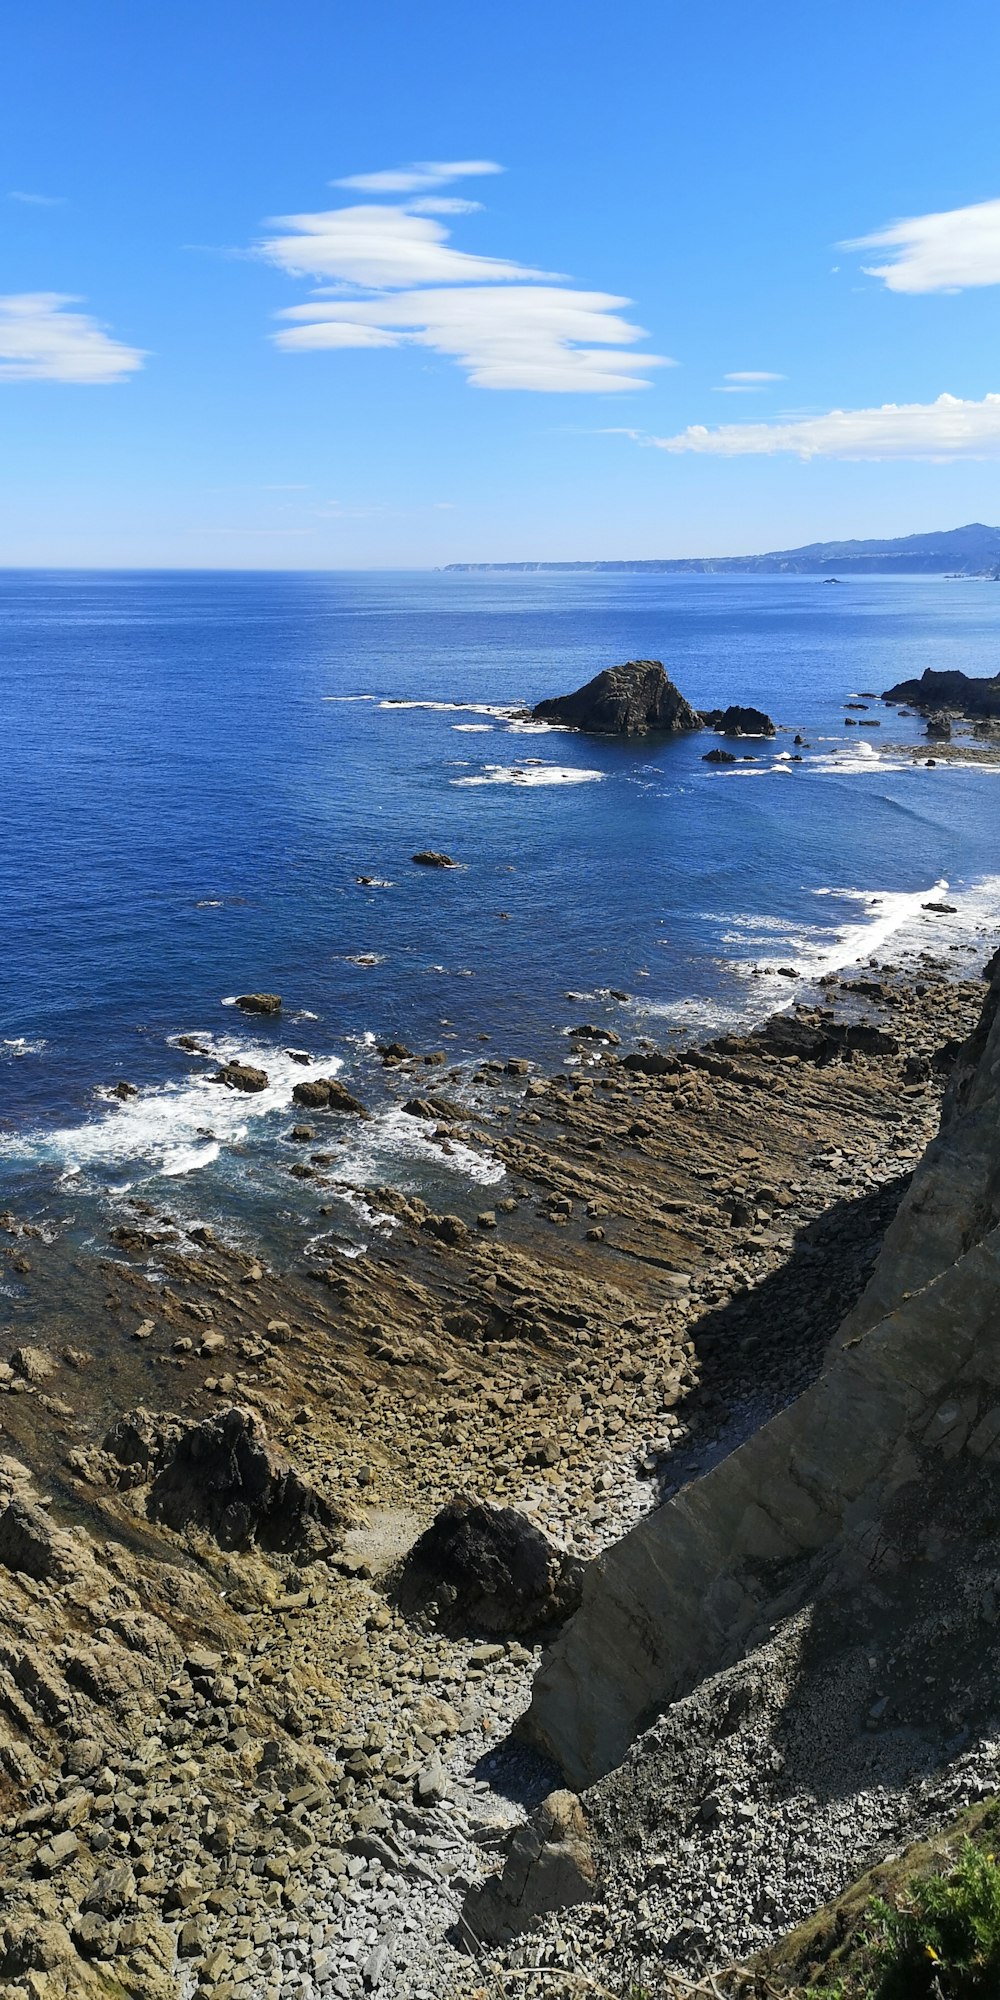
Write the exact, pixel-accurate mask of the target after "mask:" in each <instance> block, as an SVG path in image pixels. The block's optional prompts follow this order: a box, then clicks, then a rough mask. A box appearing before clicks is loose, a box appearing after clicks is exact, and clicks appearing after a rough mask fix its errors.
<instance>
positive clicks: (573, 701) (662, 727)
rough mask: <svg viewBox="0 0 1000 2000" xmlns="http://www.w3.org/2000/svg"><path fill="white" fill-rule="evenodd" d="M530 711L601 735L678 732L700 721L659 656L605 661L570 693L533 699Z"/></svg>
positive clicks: (695, 726) (538, 717) (696, 726)
mask: <svg viewBox="0 0 1000 2000" xmlns="http://www.w3.org/2000/svg"><path fill="white" fill-rule="evenodd" d="M531 714H532V717H533V719H534V721H536V722H561V723H565V724H567V725H568V726H569V728H571V729H583V730H588V731H591V732H593V733H594V734H596V735H599V736H645V735H647V734H648V733H649V732H650V731H652V730H659V731H662V732H663V733H665V734H668V735H671V736H676V735H681V734H682V733H683V732H685V731H686V730H690V729H700V728H701V726H702V724H701V717H700V716H699V715H698V713H697V710H696V709H693V708H692V706H691V703H690V702H689V701H685V699H684V696H683V695H682V694H681V692H680V689H679V688H676V687H675V686H674V684H673V681H672V680H671V679H670V677H669V675H668V674H667V673H665V672H664V669H663V664H662V662H661V661H660V660H628V661H626V663H625V665H624V666H620V667H607V668H606V669H605V671H604V672H603V673H600V674H595V676H594V679H593V680H592V681H588V682H587V684H586V686H585V687H581V688H577V690H576V692H575V693H574V694H563V695H557V696H555V697H554V698H553V699H552V700H550V701H540V702H537V703H536V704H535V707H534V708H533V709H532V711H531Z"/></svg>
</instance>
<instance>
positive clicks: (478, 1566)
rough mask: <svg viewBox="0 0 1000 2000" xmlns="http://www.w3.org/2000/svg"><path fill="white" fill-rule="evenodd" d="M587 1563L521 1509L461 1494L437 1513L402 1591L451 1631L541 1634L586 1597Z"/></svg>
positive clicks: (405, 1573) (411, 1606)
mask: <svg viewBox="0 0 1000 2000" xmlns="http://www.w3.org/2000/svg"><path fill="white" fill-rule="evenodd" d="M582 1574H583V1565H582V1564H581V1563H579V1562H577V1561H575V1560H574V1558H573V1557H571V1556H567V1555H566V1554H564V1552H563V1551H562V1550H561V1549H557V1548H555V1547H554V1545H553V1544H552V1543H551V1542H550V1541H549V1540H548V1538H547V1536H545V1535H543V1534H542V1532H541V1530H540V1529H539V1528H536V1527H534V1526H533V1525H532V1523H531V1522H530V1521H529V1520H527V1519H526V1518H525V1516H524V1515H523V1514H519V1513H518V1511H517V1509H516V1508H515V1507H487V1506H485V1505H484V1504H483V1502H482V1501H478V1500H470V1499H467V1498H466V1497H465V1496H464V1495H459V1496H458V1498H457V1499H455V1500H450V1501H449V1502H448V1504H447V1505H446V1506H444V1507H442V1508H441V1510H440V1512H439V1513H438V1514H436V1515H435V1517H434V1519H433V1521H432V1522H431V1525H430V1527H429V1528H428V1529H427V1530H426V1532H425V1533H424V1534H422V1535H421V1537H420V1539H419V1541H418V1542H416V1543H415V1544H414V1547H413V1548H412V1549H411V1550H410V1553H409V1555H408V1556H407V1558H406V1561H405V1563H404V1565H403V1568H402V1571H401V1574H400V1577H399V1583H398V1596H399V1601H400V1603H401V1605H402V1606H403V1607H404V1609H406V1610H407V1611H408V1612H410V1613H411V1614H412V1613H413V1612H414V1611H421V1612H424V1613H426V1614H429V1615H430V1616H431V1617H432V1618H433V1620H434V1621H435V1623H437V1624H439V1625H441V1626H442V1627H443V1628H444V1629H445V1630H449V1631H472V1632H477V1631H478V1632H491V1633H493V1632H502V1633H503V1634H504V1635H505V1636H510V1635H513V1634H518V1633H522V1632H532V1631H537V1630H539V1629H540V1628H542V1627H544V1626H546V1625H552V1624H555V1623H556V1622H557V1621H558V1620H559V1619H562V1618H567V1617H568V1616H569V1614H570V1612H571V1611H574V1610H575V1609H576V1607H577V1605H578V1603H579V1601H580V1580H581V1577H582Z"/></svg>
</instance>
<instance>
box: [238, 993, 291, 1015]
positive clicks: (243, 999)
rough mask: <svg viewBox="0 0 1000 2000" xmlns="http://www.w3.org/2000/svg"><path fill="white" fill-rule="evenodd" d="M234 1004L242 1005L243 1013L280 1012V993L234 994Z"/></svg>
mask: <svg viewBox="0 0 1000 2000" xmlns="http://www.w3.org/2000/svg"><path fill="white" fill-rule="evenodd" d="M236 1005H237V1007H242V1009H243V1012H244V1013H245V1014H280V1013H281V995H280V993H239V994H237V996H236Z"/></svg>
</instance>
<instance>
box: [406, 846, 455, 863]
mask: <svg viewBox="0 0 1000 2000" xmlns="http://www.w3.org/2000/svg"><path fill="white" fill-rule="evenodd" d="M410 860H411V861H415V862H416V864H417V867H418V868H457V867H458V862H457V861H453V860H452V858H451V855H450V854H439V853H438V852H437V850H436V849H435V848H433V847H422V848H421V850H420V853H419V854H411V856H410Z"/></svg>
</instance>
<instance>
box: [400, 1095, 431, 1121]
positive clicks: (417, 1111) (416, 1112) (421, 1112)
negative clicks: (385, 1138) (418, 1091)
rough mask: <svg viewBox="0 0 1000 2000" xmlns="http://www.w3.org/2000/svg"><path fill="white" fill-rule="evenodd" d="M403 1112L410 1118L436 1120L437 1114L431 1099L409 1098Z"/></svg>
mask: <svg viewBox="0 0 1000 2000" xmlns="http://www.w3.org/2000/svg"><path fill="white" fill-rule="evenodd" d="M403 1110H404V1111H405V1112H406V1113H407V1115H408V1116H409V1117H410V1118H436V1117H437V1112H436V1111H435V1109H434V1106H433V1104H432V1103H431V1100H430V1098H429V1097H408V1098H407V1100H406V1103H405V1104H404V1106H403Z"/></svg>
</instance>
